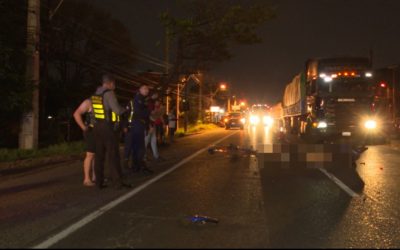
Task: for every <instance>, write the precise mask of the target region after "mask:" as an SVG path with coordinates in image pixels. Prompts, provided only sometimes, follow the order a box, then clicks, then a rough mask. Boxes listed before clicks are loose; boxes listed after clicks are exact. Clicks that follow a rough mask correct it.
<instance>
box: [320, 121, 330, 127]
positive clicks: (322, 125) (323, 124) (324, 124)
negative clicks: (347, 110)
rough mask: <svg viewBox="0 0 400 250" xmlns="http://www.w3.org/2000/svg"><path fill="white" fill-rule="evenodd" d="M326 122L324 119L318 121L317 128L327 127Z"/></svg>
mask: <svg viewBox="0 0 400 250" xmlns="http://www.w3.org/2000/svg"><path fill="white" fill-rule="evenodd" d="M327 127H328V124H327V123H326V122H324V121H321V122H318V125H317V128H327Z"/></svg>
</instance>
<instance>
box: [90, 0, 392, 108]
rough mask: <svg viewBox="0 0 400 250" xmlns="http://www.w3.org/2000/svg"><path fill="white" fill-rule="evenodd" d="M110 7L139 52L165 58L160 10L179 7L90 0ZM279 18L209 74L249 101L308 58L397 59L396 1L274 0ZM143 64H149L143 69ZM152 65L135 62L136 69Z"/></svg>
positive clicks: (278, 87) (268, 94) (275, 92)
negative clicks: (365, 57)
mask: <svg viewBox="0 0 400 250" xmlns="http://www.w3.org/2000/svg"><path fill="white" fill-rule="evenodd" d="M250 1H251V0H250ZM88 2H90V3H93V4H95V5H97V6H99V7H102V8H105V9H108V11H109V12H110V13H111V14H113V15H114V16H115V17H116V18H118V19H119V20H121V21H122V22H123V23H124V24H125V25H126V26H127V27H128V29H129V31H130V32H131V35H132V40H133V41H134V43H135V45H136V47H137V48H138V50H139V51H142V52H144V53H146V54H150V55H152V56H154V57H157V58H160V59H162V58H163V45H162V43H161V45H158V44H157V43H158V42H163V35H164V33H163V28H162V25H161V23H160V21H159V14H160V12H161V11H164V10H166V9H167V8H169V9H170V10H171V11H174V10H176V9H177V6H176V1H175V0H171V1H167V0H90V1H89V0H88ZM271 4H272V5H274V6H276V7H277V18H276V19H274V20H271V21H269V22H267V23H265V25H263V26H262V27H260V29H259V32H260V34H261V37H262V38H263V42H262V43H260V44H256V45H251V46H241V47H237V48H235V50H234V55H235V57H234V58H233V59H232V60H231V61H228V62H225V63H222V64H217V65H215V67H214V70H213V72H212V73H213V75H215V76H216V77H217V79H220V80H221V81H227V82H229V83H231V84H232V85H233V87H234V90H235V92H239V93H242V94H244V95H245V96H247V97H248V99H249V100H252V101H259V102H268V103H272V102H275V101H277V100H278V99H279V98H280V97H281V95H282V91H283V88H284V86H285V84H286V83H287V82H289V81H290V80H291V79H292V78H293V76H294V75H296V74H297V73H298V72H300V71H301V70H302V69H303V67H304V62H305V61H306V60H307V58H310V57H325V56H344V55H349V56H368V55H369V50H370V48H372V49H373V56H374V57H373V63H374V67H375V68H379V67H383V66H387V65H390V64H396V63H400V1H398V0H374V1H372V0H272V1H271ZM146 67H147V68H146ZM149 68H152V69H153V70H160V69H157V68H156V67H155V66H149V65H143V64H138V65H137V69H138V70H146V69H149Z"/></svg>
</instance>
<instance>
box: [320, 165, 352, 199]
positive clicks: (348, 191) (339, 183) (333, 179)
mask: <svg viewBox="0 0 400 250" xmlns="http://www.w3.org/2000/svg"><path fill="white" fill-rule="evenodd" d="M319 170H320V171H321V172H322V173H324V174H325V175H326V176H327V177H328V178H329V179H330V180H331V181H333V182H334V183H336V185H338V186H339V187H340V188H341V189H342V190H343V191H345V192H346V193H347V194H348V195H350V197H352V198H358V197H360V195H359V194H357V193H356V192H354V191H353V190H352V189H351V188H349V187H348V186H346V184H344V183H343V182H342V181H341V180H339V179H338V178H337V177H336V176H334V175H333V174H331V173H329V172H328V171H327V170H326V169H324V168H319Z"/></svg>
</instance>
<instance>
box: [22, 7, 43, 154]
mask: <svg viewBox="0 0 400 250" xmlns="http://www.w3.org/2000/svg"><path fill="white" fill-rule="evenodd" d="M27 12H28V13H27V42H26V49H27V53H28V56H27V62H26V80H27V81H28V83H29V84H32V85H33V92H32V110H31V111H29V112H26V113H24V114H23V115H22V120H21V130H20V134H19V148H21V149H33V148H37V147H38V135H39V80H40V78H39V77H40V75H39V69H40V67H39V66H40V57H39V55H40V54H39V41H40V38H39V35H40V0H28V11H27Z"/></svg>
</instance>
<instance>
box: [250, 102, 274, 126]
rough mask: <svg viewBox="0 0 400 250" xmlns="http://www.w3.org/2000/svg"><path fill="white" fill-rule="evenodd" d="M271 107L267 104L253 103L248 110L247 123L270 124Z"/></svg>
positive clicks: (271, 122)
mask: <svg viewBox="0 0 400 250" xmlns="http://www.w3.org/2000/svg"><path fill="white" fill-rule="evenodd" d="M270 111H271V108H270V106H268V105H267V104H254V105H252V106H251V109H250V112H249V118H248V119H249V124H250V125H252V126H258V125H264V126H272V124H273V122H274V121H273V118H272V116H271V114H270Z"/></svg>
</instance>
